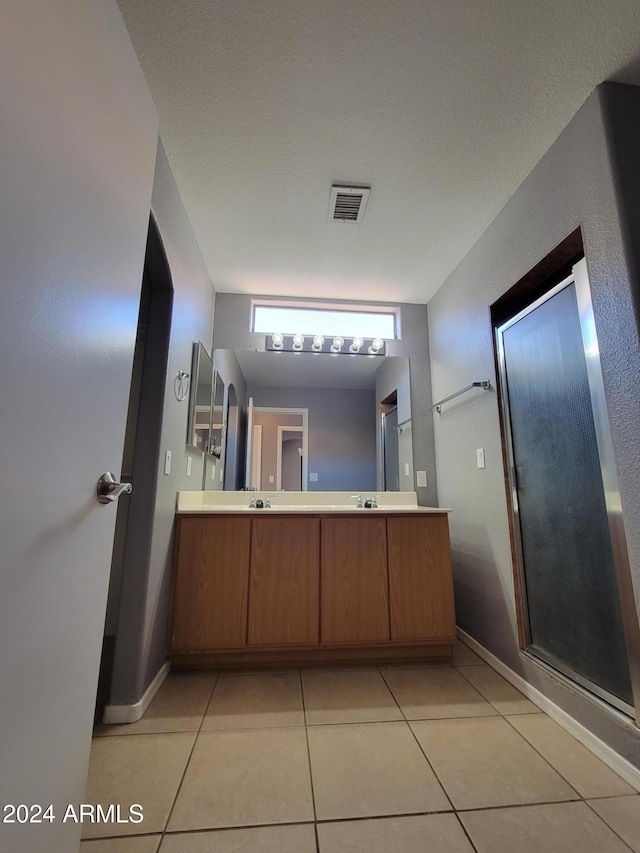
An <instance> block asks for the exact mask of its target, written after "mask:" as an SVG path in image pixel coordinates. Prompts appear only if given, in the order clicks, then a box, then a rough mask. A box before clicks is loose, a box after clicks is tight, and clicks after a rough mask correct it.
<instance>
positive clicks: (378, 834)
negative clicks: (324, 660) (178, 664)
mask: <svg viewBox="0 0 640 853" xmlns="http://www.w3.org/2000/svg"><path fill="white" fill-rule="evenodd" d="M95 735H96V736H95V738H94V741H93V748H92V757H91V769H90V775H89V790H88V794H87V802H92V803H102V804H103V806H104V807H105V808H106V807H107V806H108V805H109V804H112V803H113V804H120V806H121V812H122V815H123V818H124V817H125V816H126V815H127V813H128V808H129V805H130V804H132V803H139V804H140V805H142V807H143V810H144V820H143V821H142V823H138V824H126V823H124V824H116V823H108V824H104V823H103V824H85V826H84V836H85V839H87V840H85V841H84V842H83V844H82V848H81V849H82V853H157V851H159V853H365V851H366V853H389V851H394V853H414V851H415V853H418V851H420V853H424V851H429V853H472V852H473V851H477V853H502V851H504V853H511V851H516V850H517V851H518V853H573V851H579V853H623V851H629V850H633V851H636V853H638V851H640V796H639V795H638V794H637V793H636V792H635V791H634V790H633V789H632V788H631V787H630V786H629V785H627V783H626V782H624V781H623V780H622V779H620V778H619V777H618V776H617V775H616V774H615V773H613V772H612V771H611V770H610V769H609V768H608V767H606V766H605V765H604V764H603V763H602V762H600V761H599V760H598V759H597V758H596V757H595V756H593V755H592V754H591V753H590V752H588V751H587V750H586V749H585V748H584V747H583V746H582V745H581V744H579V743H578V742H577V741H576V740H574V739H573V738H572V737H571V736H570V735H568V734H567V733H566V732H564V730H563V729H561V728H560V727H559V726H558V725H557V724H556V723H555V722H553V721H552V720H551V719H550V718H549V717H547V716H546V715H545V714H543V713H542V712H541V711H539V709H538V708H537V707H536V706H535V705H533V704H532V703H531V702H530V701H529V700H528V699H526V698H525V697H524V696H522V695H521V694H520V693H519V692H518V691H516V690H515V688H513V687H512V686H511V685H510V684H508V683H507V682H506V681H505V680H504V679H503V678H502V677H501V676H499V675H498V674H497V673H496V672H495V671H494V670H493V669H491V668H490V667H489V666H487V665H486V664H484V663H483V661H482V660H481V659H480V658H479V657H478V656H477V655H475V653H474V652H472V651H471V650H470V649H469V648H467V646H465V645H464V644H462V643H461V642H457V643H456V645H455V647H454V660H453V665H451V666H449V665H432V666H420V665H406V664H405V665H396V666H381V667H371V666H369V667H366V668H360V669H358V668H353V667H352V668H349V669H347V668H341V669H331V670H329V669H322V670H321V669H306V668H303V669H302V670H297V669H296V670H287V671H277V672H276V671H273V672H267V673H264V672H263V673H249V672H246V673H221V674H220V675H216V674H215V673H210V672H189V673H179V672H177V673H172V674H171V675H170V676H169V677H168V679H167V680H166V681H165V683H164V684H163V686H162V687H161V689H160V691H159V692H158V694H157V696H156V698H155V699H154V701H153V702H152V704H151V705H150V707H149V709H148V711H147V713H146V714H145V716H144V717H143V719H142V720H140V721H139V722H138V723H134V724H132V725H129V726H99V727H97V729H96V731H95ZM132 833H136V835H132ZM118 835H120V836H122V837H119V838H116V837H115V836H118ZM105 836H111V837H108V838H107V837H105ZM89 839H90V840H89Z"/></svg>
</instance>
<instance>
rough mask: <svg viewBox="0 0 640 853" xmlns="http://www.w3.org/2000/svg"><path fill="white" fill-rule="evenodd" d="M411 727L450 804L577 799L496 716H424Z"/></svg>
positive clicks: (471, 805) (471, 806)
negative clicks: (428, 717)
mask: <svg viewBox="0 0 640 853" xmlns="http://www.w3.org/2000/svg"><path fill="white" fill-rule="evenodd" d="M411 728H412V729H413V731H414V732H415V733H416V736H417V738H418V740H419V741H420V743H421V744H422V747H423V749H424V751H425V753H426V755H427V757H428V759H429V761H430V762H431V764H432V766H433V769H434V770H435V772H436V774H437V776H438V778H439V779H440V782H441V783H442V785H443V786H444V789H445V791H446V792H447V794H448V795H449V796H450V797H451V800H452V801H453V804H454V806H455V807H456V808H461V809H474V808H486V807H488V806H507V805H520V804H524V803H544V802H554V801H556V800H571V799H577V795H576V793H575V792H574V791H573V790H572V789H571V788H570V787H569V785H567V784H566V782H564V780H563V779H561V778H560V776H558V774H557V773H556V772H555V771H554V770H553V769H552V768H551V767H550V766H549V765H548V764H547V762H546V761H545V760H544V759H543V758H541V757H540V756H539V755H538V753H537V752H536V751H535V750H534V749H533V748H532V747H531V746H529V744H528V743H527V742H526V741H525V740H524V738H522V737H520V735H519V734H518V733H517V732H515V731H514V730H513V729H512V728H511V726H510V725H509V723H508V722H507V721H506V720H503V719H502V717H484V718H476V719H469V720H424V721H420V722H413V723H411Z"/></svg>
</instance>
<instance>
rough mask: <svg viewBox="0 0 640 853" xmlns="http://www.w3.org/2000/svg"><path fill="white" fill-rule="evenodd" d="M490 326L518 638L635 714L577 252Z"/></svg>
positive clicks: (612, 493)
mask: <svg viewBox="0 0 640 853" xmlns="http://www.w3.org/2000/svg"><path fill="white" fill-rule="evenodd" d="M495 335H496V350H497V356H498V369H499V376H500V389H501V409H502V412H501V414H502V422H503V436H504V440H505V451H506V458H507V463H508V472H509V485H510V505H511V513H512V533H513V540H514V554H515V562H516V589H517V591H518V592H517V598H518V601H517V604H518V612H519V627H520V635H521V636H520V639H521V648H522V649H523V650H524V651H526V653H527V654H529V655H531V656H532V657H534V658H535V659H536V660H538V661H539V662H542V663H543V664H545V665H548V666H550V667H552V668H553V669H554V670H555V671H556V672H559V673H562V675H564V676H566V677H567V678H569V679H571V681H573V682H574V683H576V684H579V685H581V686H582V687H584V688H586V689H587V690H589V691H590V692H591V693H592V694H595V695H596V696H598V697H600V698H601V699H604V700H605V701H606V702H608V703H609V704H611V705H613V706H615V707H617V708H619V709H621V710H623V711H625V712H626V713H627V714H629V715H631V716H634V715H635V710H634V706H635V707H637V705H638V685H637V683H636V684H634V683H633V682H634V680H635V679H633V678H632V673H631V672H630V667H629V662H630V660H633V659H634V655H637V651H638V630H637V619H636V618H635V614H630V613H629V609H630V607H629V604H630V601H633V595H632V591H631V586H630V584H631V579H630V575H629V568H628V558H627V553H626V542H625V540H624V531H623V528H622V516H621V508H620V496H619V491H618V484H617V473H616V467H615V460H614V457H613V449H612V446H611V438H610V433H609V425H608V416H607V410H606V403H605V399H604V387H603V383H602V373H601V369H600V359H599V352H598V342H597V337H596V332H595V324H594V323H593V312H592V308H591V297H590V290H589V282H588V278H587V268H586V262H585V260H584V259H583V260H581V261H580V262H579V263H577V264H576V265H575V266H574V267H573V271H572V273H571V275H569V276H568V277H567V278H565V279H564V280H563V281H561V282H560V283H559V284H557V285H556V286H554V287H553V288H552V289H550V290H549V291H548V292H547V293H545V294H544V295H543V296H541V297H540V298H538V299H536V300H535V301H534V302H532V303H531V304H530V305H528V306H527V307H526V308H524V309H523V310H521V311H519V312H518V313H517V314H515V316H513V317H511V318H510V319H508V320H506V321H505V322H502V323H501V325H499V326H498V327H497V328H496V331H495ZM634 620H635V627H634ZM634 694H635V701H634Z"/></svg>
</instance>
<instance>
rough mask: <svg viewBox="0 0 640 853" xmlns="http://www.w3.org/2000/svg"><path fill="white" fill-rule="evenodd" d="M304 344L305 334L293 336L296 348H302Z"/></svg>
mask: <svg viewBox="0 0 640 853" xmlns="http://www.w3.org/2000/svg"><path fill="white" fill-rule="evenodd" d="M303 346H304V335H294V336H293V348H294V349H295V350H301V349H302V347H303Z"/></svg>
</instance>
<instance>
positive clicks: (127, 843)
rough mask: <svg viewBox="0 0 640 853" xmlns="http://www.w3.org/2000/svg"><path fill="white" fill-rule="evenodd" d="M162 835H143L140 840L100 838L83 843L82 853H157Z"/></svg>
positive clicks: (81, 846)
mask: <svg viewBox="0 0 640 853" xmlns="http://www.w3.org/2000/svg"><path fill="white" fill-rule="evenodd" d="M161 838H162V836H161V835H143V836H141V837H139V838H99V839H98V840H97V841H83V842H82V844H81V845H80V853H156V851H157V850H158V845H159V844H160V839H161Z"/></svg>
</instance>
